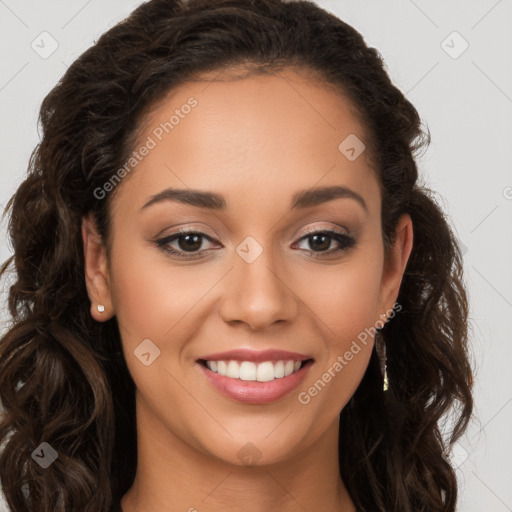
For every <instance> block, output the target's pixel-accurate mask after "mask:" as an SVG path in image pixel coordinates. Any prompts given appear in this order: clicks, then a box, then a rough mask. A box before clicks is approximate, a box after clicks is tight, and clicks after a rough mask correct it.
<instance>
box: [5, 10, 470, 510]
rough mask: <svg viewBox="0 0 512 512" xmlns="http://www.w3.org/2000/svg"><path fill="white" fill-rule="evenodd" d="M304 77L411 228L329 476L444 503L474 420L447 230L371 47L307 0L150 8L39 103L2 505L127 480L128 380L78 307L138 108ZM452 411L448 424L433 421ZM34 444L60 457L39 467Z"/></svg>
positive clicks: (451, 494)
mask: <svg viewBox="0 0 512 512" xmlns="http://www.w3.org/2000/svg"><path fill="white" fill-rule="evenodd" d="M236 66H244V67H246V68H247V69H250V73H252V74H263V73H269V74H272V73H275V72H276V71H278V70H279V69H282V68H284V67H296V68H301V69H305V70H309V71H311V72H313V73H315V74H316V75H315V76H318V77H319V78H318V79H319V80H320V81H322V82H323V83H325V84H326V86H327V85H328V86H333V87H335V88H336V89H337V90H338V91H339V92H340V94H343V95H344V96H345V97H347V98H349V99H350V101H351V102H352V104H353V106H354V107H355V108H356V109H357V112H358V113H359V115H360V117H361V119H362V121H363V122H364V125H365V127H366V128H367V130H368V133H369V134H370V135H369V137H370V139H369V142H370V144H369V150H370V151H371V155H372V157H373V159H374V161H375V163H376V171H377V174H378V177H379V181H380V184H381V190H382V212H381V213H382V236H383V241H384V244H385V247H389V246H390V244H391V243H392V242H393V232H394V227H395V225H396V222H397V219H398V218H399V216H400V215H401V214H403V213H408V214H409V215H410V216H411V218H412V221H413V227H414V247H413V250H412V253H411V256H410V258H409V261H408V264H407V267H406V270H405V274H404V277H403V281H402V285H401V288H400V293H399V297H398V301H397V302H398V303H399V304H400V306H401V308H400V311H398V312H396V315H395V316H394V318H393V319H392V321H390V322H388V323H386V324H385V325H384V327H383V328H382V330H381V331H380V333H379V336H382V339H383V340H384V341H385V343H386V346H387V356H388V357H387V361H388V376H389V390H388V391H387V392H385V393H384V392H383V390H382V375H381V372H380V367H379V358H378V356H377V354H376V352H375V351H373V353H372V357H371V360H370V364H369V366H368V368H367V370H366V373H365V375H364V378H363V380H362V382H361V383H360V385H359V387H358V389H357V391H356V392H355V394H354V395H353V397H352V398H351V400H350V401H349V403H348V404H347V405H346V407H345V408H344V409H343V411H342V412H341V416H340V447H342V449H340V453H339V464H340V474H341V477H342V478H343V481H344V482H345V484H346V486H347V488H348V490H349V492H350V495H351V496H352V499H353V501H354V503H355V504H356V507H357V508H358V510H360V511H366V512H376V511H381V512H384V511H386V512H389V511H391V510H393V511H400V512H412V511H414V512H421V511H425V512H427V511H428V512H434V511H445V512H453V511H454V510H455V504H456V500H457V482H456V476H455V472H454V470H453V468H452V467H451V466H450V464H449V462H448V461H447V458H446V456H445V455H444V454H445V452H446V450H447V449H448V448H449V447H450V446H451V444H452V443H454V442H455V441H456V440H457V439H458V438H459V437H460V435H461V434H462V433H463V432H464V430H465V429H466V427H467V424H468V422H469V420H470V418H471V414H472V407H473V400H472V394H471V386H472V376H471V366H470V363H469V359H468V347H467V334H468V331H467V317H468V302H467V296H466V291H465V286H464V283H463V275H462V261H461V260H462V256H461V252H460V249H459V246H458V244H457V240H456V238H455V236H454V234H453V232H452V230H451V228H450V226H449V223H448V221H447V219H446V218H445V216H444V214H443V212H442V209H441V208H440V206H439V205H438V203H437V201H436V199H435V196H434V194H433V193H432V192H431V191H429V190H428V189H427V188H426V187H425V186H422V185H420V184H419V183H418V172H417V166H416V162H415V157H416V156H417V151H418V150H420V149H422V148H425V147H426V146H427V145H428V143H429V140H430V136H429V134H428V131H425V130H424V129H423V128H422V123H421V120H420V117H419V115H418V113H417V111H416V109H415V108H414V107H413V105H412V104H411V103H410V102H409V101H408V100H407V99H406V98H405V97H404V95H403V94H402V93H401V92H400V91H399V90H398V89H397V88H396V87H395V86H394V85H393V84H392V83H391V81H390V79H389V76H388V74H387V73H386V71H385V69H384V66H383V62H382V59H381V56H380V54H379V53H378V52H377V50H375V49H374V48H370V47H368V46H367V45H366V44H365V42H364V39H363V37H362V36H361V35H360V34H359V33H358V32H357V31H356V30H354V29H353V28H352V27H350V26H349V25H347V24H346V23H344V22H343V21H341V20H340V19H338V18H337V17H335V16H333V15H332V14H330V13H328V12H327V11H325V10H323V9H321V8H319V7H318V6H316V5H315V4H314V3H312V2H309V1H292V2H290V1H286V0H258V1H253V0H190V1H188V2H186V1H185V0H182V1H180V0H151V1H149V2H147V3H144V4H142V5H141V6H139V7H138V8H137V9H136V10H135V11H134V12H133V13H132V14H131V15H130V16H129V17H128V18H127V19H126V20H124V21H122V22H121V23H119V24H118V25H116V26H114V27H113V28H111V29H110V30H108V32H106V33H105V34H104V35H102V36H101V37H100V38H99V40H98V41H97V42H96V44H94V46H92V47H91V48H90V49H88V50H87V51H86V52H84V53H83V54H82V55H81V56H80V57H79V58H78V59H77V60H76V61H75V62H74V63H73V64H72V65H71V66H70V67H69V69H68V70H67V72H66V73H65V74H64V76H63V77H62V79H61V80H60V81H59V83H58V84H57V85H56V86H55V87H54V88H53V89H52V91H51V92H50V93H49V94H48V95H47V96H46V98H45V99H44V101H43V103H42V105H41V109H40V117H39V121H40V124H41V127H42V140H41V142H40V144H39V145H38V146H37V147H36V148H35V149H34V151H33V153H32V155H31V158H30V162H29V167H28V174H27V177H26V179H25V180H24V181H23V183H22V184H21V185H20V187H19V188H18V190H17V192H16V193H15V194H14V196H13V197H12V198H11V200H10V201H9V203H8V205H7V208H6V211H5V213H9V235H10V240H11V242H12V246H13V248H14V256H13V257H12V258H9V259H8V260H7V261H6V262H5V263H4V265H3V266H2V268H1V270H0V276H2V275H6V274H7V271H8V269H9V267H11V266H13V267H14V270H15V272H14V275H15V280H14V282H13V284H12V286H10V289H9V309H10V313H11V315H12V324H11V325H10V327H9V329H8V330H7V332H6V333H5V334H4V335H3V337H2V338H1V341H0V400H1V402H2V405H3V408H4V415H3V417H2V418H1V422H0V445H3V446H2V449H1V454H0V479H1V483H2V486H3V491H4V494H5V497H6V500H7V503H8V505H9V506H10V508H11V509H12V510H13V512H35V511H37V512H50V511H51V512H70V511H75V510H76V511H80V512H103V511H105V512H106V511H108V510H109V508H110V506H111V505H112V504H118V503H119V500H120V498H121V496H122V495H123V494H124V493H125V492H126V491H127V490H128V489H129V487H130V486H131V483H132V481H133V477H134V475H135V470H136V465H137V460H136V448H135V447H136V429H135V403H134V389H135V387H134V383H133V380H132V378H131V376H130V374H129V372H128V369H127V367H126V363H125V361H124V359H123V357H122V355H121V340H120V335H119V329H118V325H117V323H116V319H115V317H114V318H112V319H111V320H109V321H108V322H105V323H101V324H100V323H97V322H95V321H94V320H93V319H92V318H91V316H90V309H89V308H90V302H89V298H88V295H87V291H86V288H85V279H84V259H83V247H82V239H81V231H80V227H81V220H82V217H83V216H85V215H87V214H89V213H92V214H93V215H94V218H95V220H96V222H97V225H98V229H99V231H100V234H101V235H102V236H103V238H104V240H108V239H109V238H108V237H109V231H110V212H109V204H110V199H111V196H112V194H110V195H107V197H106V198H104V199H103V198H98V197H96V195H97V194H96V195H95V194H94V191H95V190H97V189H98V187H101V186H102V185H103V184H104V183H105V182H107V181H108V180H109V179H110V178H111V177H112V175H113V173H114V172H115V171H116V170H118V169H119V168H121V167H122V166H123V163H124V162H125V161H126V159H127V157H128V156H129V154H130V153H131V151H133V147H132V144H133V141H134V140H135V137H136V135H137V128H138V127H139V124H140V121H141V119H142V116H143V115H144V113H145V112H147V111H148V109H149V108H150V107H151V106H152V105H153V104H154V103H155V102H158V100H159V99H161V98H162V97H163V96H164V95H165V94H166V93H167V92H168V91H169V90H171V89H172V88H173V87H175V86H177V85H178V84H182V83H184V82H186V81H187V80H188V79H190V78H191V77H193V76H197V75H198V74H199V73H202V72H205V71H213V70H221V69H224V68H228V67H230V68H231V67H233V68H234V67H236ZM448 412H451V413H452V414H453V415H454V421H453V429H452V430H451V431H450V432H449V433H448V434H447V433H446V432H442V431H441V430H440V427H439V422H440V419H441V418H442V417H443V416H444V415H445V414H447V413H448ZM42 442H47V443H48V444H49V445H50V446H51V447H52V448H53V449H54V450H55V451H56V452H57V453H58V458H57V459H56V460H55V461H54V462H53V464H52V465H51V466H50V467H49V468H47V469H43V468H42V467H41V466H40V465H39V464H37V463H36V462H35V461H34V459H33V457H32V456H31V455H32V453H33V451H34V450H35V449H36V448H38V447H39V446H40V444H41V443H42Z"/></svg>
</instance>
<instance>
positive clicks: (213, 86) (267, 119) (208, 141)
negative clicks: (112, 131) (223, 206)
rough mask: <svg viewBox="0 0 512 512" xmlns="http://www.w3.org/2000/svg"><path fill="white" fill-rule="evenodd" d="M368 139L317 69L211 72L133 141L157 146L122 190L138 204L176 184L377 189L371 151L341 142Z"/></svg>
mask: <svg viewBox="0 0 512 512" xmlns="http://www.w3.org/2000/svg"><path fill="white" fill-rule="evenodd" d="M353 137H356V139H353ZM365 139H366V133H365V128H364V125H363V124H362V123H361V122H360V120H359V118H358V116H357V113H356V111H355V109H354V107H353V105H352V104H351V103H350V102H349V101H348V100H347V99H346V98H345V97H344V96H343V95H342V93H341V92H338V91H336V90H335V89H334V87H332V86H326V85H325V84H324V83H322V82H320V81H318V80H315V79H314V77H313V78H312V77H309V76H305V75H303V74H300V75H299V74H297V73H296V72H295V71H293V70H291V69H287V70H284V71H280V72H277V73H276V74H274V75H269V76H268V75H265V76H248V77H233V75H232V74H231V75H224V76H223V75H222V73H221V75H220V76H219V72H216V73H213V72H212V73H207V74H206V73H205V74H202V75H200V76H199V77H197V78H196V79H194V80H191V81H187V82H186V83H184V84H181V85H180V86H178V87H176V88H174V89H172V90H171V91H170V92H169V93H168V94H167V95H165V96H164V97H163V98H161V99H160V100H159V101H157V102H156V103H155V104H154V105H153V106H152V109H151V111H150V112H148V113H147V115H146V116H145V118H144V120H143V122H142V123H141V125H140V127H139V134H138V140H137V142H136V144H134V147H133V149H134V151H137V150H138V149H140V148H142V147H143V146H144V145H146V146H148V147H151V149H150V150H149V151H145V156H144V157H143V158H141V159H140V160H138V161H137V162H135V161H134V162H133V163H134V164H136V165H134V167H133V172H131V173H130V176H129V179H127V180H125V181H126V182H131V186H130V185H128V183H124V182H123V183H122V185H123V186H122V187H121V188H126V189H127V190H126V194H125V193H123V195H124V196H125V197H126V198H127V200H129V201H130V202H131V203H132V204H140V203H142V201H143V200H144V199H145V198H146V196H148V195H150V194H152V193H155V192H157V191H158V189H162V188H165V187H169V186H179V187H180V188H187V187H190V188H196V189H212V190H213V189H215V190H218V191H221V192H222V193H224V194H225V195H228V196H229V195H230V191H231V192H232V193H233V194H235V193H236V195H240V194H239V193H240V190H241V188H242V187H245V188H247V185H248V184H249V185H250V187H251V188H252V191H253V193H254V194H256V193H260V194H263V196H266V197H270V196H272V197H273V196H274V194H277V193H278V192H282V193H285V194H286V196H287V197H290V196H291V195H292V193H293V190H294V189H304V188H308V187H313V186H315V184H317V183H318V184H319V185H322V186H326V185H332V184H340V183H341V184H343V185H347V186H353V187H356V188H358V189H359V192H360V193H362V194H364V193H365V192H366V193H370V194H371V193H373V192H375V186H376V185H377V183H376V179H375V175H374V172H373V170H372V168H371V167H372V166H371V162H370V159H369V155H368V152H366V151H363V152H362V153H361V155H360V156H359V157H358V158H357V159H355V160H350V159H348V158H347V155H346V154H344V153H343V152H342V150H341V149H340V144H341V145H342V149H343V141H345V140H349V141H352V140H356V141H361V142H363V141H364V140H365ZM356 143H357V142H356ZM345 146H346V144H345ZM356 149H357V148H356ZM269 188H272V192H273V193H272V194H269ZM263 196H262V197H263Z"/></svg>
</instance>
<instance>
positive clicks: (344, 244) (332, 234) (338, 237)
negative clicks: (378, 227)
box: [155, 229, 357, 259]
mask: <svg viewBox="0 0 512 512" xmlns="http://www.w3.org/2000/svg"><path fill="white" fill-rule="evenodd" d="M186 235H199V236H200V237H202V238H205V239H206V240H208V241H210V242H214V239H213V238H211V237H209V236H208V235H206V234H205V233H201V232H200V231H193V230H190V231H189V230H186V229H184V230H180V231H177V232H175V233H172V234H171V235H168V236H166V237H164V238H161V239H159V240H156V241H155V243H156V245H157V247H158V248H159V249H161V250H162V251H165V252H166V253H168V254H171V255H172V256H177V257H178V258H183V259H196V257H197V255H198V254H199V253H200V252H201V251H195V252H191V253H188V254H187V253H186V252H183V251H177V250H176V249H173V248H171V247H170V246H169V244H170V243H171V242H174V241H175V240H178V239H179V238H180V237H182V236H186ZM314 235H327V236H328V237H329V238H331V239H333V240H335V241H337V242H338V243H339V244H340V247H339V248H337V249H329V250H327V251H308V252H309V253H310V254H311V255H312V257H313V258H316V259H317V258H321V257H322V256H324V255H331V254H334V253H339V252H342V251H347V250H348V249H351V248H352V247H354V246H355V245H356V242H357V240H356V238H355V237H353V236H350V235H346V234H344V233H339V232H337V231H332V230H325V229H323V230H311V231H308V232H306V234H305V235H304V236H302V237H301V238H300V239H299V240H298V241H302V240H304V239H308V238H310V237H312V236H314ZM204 250H207V249H204Z"/></svg>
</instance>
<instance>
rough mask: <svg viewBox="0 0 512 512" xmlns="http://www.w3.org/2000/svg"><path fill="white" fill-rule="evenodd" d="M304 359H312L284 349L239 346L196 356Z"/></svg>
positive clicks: (241, 359)
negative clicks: (254, 348) (259, 348)
mask: <svg viewBox="0 0 512 512" xmlns="http://www.w3.org/2000/svg"><path fill="white" fill-rule="evenodd" d="M290 359H292V360H294V361H306V360H307V359H312V358H311V357H310V356H306V355H304V354H299V353H298V352H288V351H286V350H275V349H268V350H250V349H247V348H239V349H235V350H228V351H227V352H215V353H214V354H208V355H206V356H202V357H200V358H198V360H205V361H226V360H234V361H254V362H260V363H261V362H263V361H288V360H290Z"/></svg>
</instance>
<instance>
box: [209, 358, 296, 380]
mask: <svg viewBox="0 0 512 512" xmlns="http://www.w3.org/2000/svg"><path fill="white" fill-rule="evenodd" d="M305 362H306V361H295V360H292V359H289V360H281V361H263V362H261V363H255V362H253V361H234V360H231V361H204V364H205V365H206V367H207V368H208V369H209V370H211V371H212V372H214V373H218V374H219V375H222V376H224V377H229V378H231V379H239V380H245V381H257V382H269V381H272V380H274V379H281V378H283V377H288V375H291V374H292V373H295V372H297V371H299V370H300V368H301V367H302V365H303V364H304V363H305Z"/></svg>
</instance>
